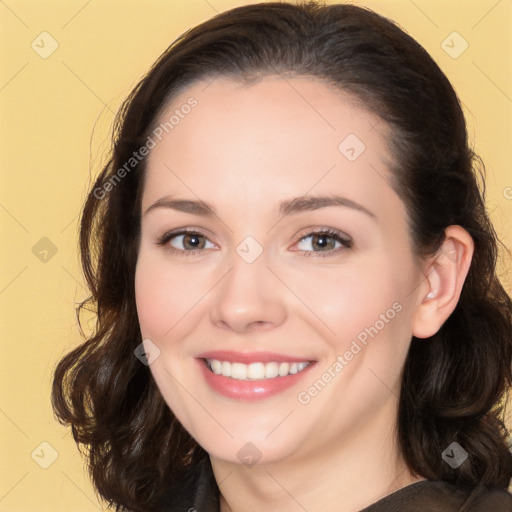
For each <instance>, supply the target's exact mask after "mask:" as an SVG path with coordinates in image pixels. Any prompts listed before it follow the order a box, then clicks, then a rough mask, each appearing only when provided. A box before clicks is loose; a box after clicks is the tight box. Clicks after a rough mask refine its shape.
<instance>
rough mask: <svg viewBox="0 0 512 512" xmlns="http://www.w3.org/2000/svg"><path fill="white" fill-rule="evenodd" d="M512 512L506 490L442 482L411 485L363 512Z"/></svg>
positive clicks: (510, 498) (430, 481)
mask: <svg viewBox="0 0 512 512" xmlns="http://www.w3.org/2000/svg"><path fill="white" fill-rule="evenodd" d="M411 510H428V511H429V512H489V511H492V512H511V511H512V495H511V494H510V493H508V492H507V491H506V490H505V489H498V488H488V487H485V486H477V487H473V488H471V487H462V486H457V485H454V484H450V483H448V482H444V481H441V480H438V481H433V480H424V481H421V482H416V483H414V484H411V485H408V486H407V487H404V488H403V489H400V490H398V491H396V492H394V493H392V494H390V495H389V496H386V497H385V498H383V499H381V500H379V501H378V502H376V503H374V504H373V505H370V506H369V507H367V508H365V509H364V510H363V511H361V512H410V511H411Z"/></svg>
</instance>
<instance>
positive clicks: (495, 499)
mask: <svg viewBox="0 0 512 512" xmlns="http://www.w3.org/2000/svg"><path fill="white" fill-rule="evenodd" d="M466 510H467V511H468V512H487V511H490V510H492V512H502V511H503V512H511V511H512V494H510V493H509V492H508V491H506V490H505V489H497V488H492V489H490V488H488V487H484V486H479V487H476V488H475V489H474V490H473V491H472V492H471V494H470V495H469V497H468V499H467V500H466V503H464V512H465V511H466Z"/></svg>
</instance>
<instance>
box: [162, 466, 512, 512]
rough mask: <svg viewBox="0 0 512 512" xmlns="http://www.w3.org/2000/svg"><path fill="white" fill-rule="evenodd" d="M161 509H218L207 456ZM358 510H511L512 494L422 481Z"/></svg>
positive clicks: (174, 511)
mask: <svg viewBox="0 0 512 512" xmlns="http://www.w3.org/2000/svg"><path fill="white" fill-rule="evenodd" d="M249 508H250V507H248V509H249ZM161 511H162V512H220V503H219V490H218V487H217V484H216V482H215V478H214V476H213V472H212V469H211V464H210V462H209V459H208V458H207V459H205V460H203V463H202V464H200V465H199V467H198V468H197V471H196V472H195V476H194V475H191V477H190V479H189V481H188V483H185V484H183V485H182V486H181V487H180V490H179V491H174V492H169V493H167V494H166V496H165V498H164V501H163V502H162V508H161ZM361 512H512V494H510V493H508V492H507V491H506V490H503V489H489V488H486V487H483V486H478V487H476V488H473V489H468V488H463V487H457V486H455V485H452V484H449V483H447V482H444V481H432V480H424V481H421V482H416V483H413V484H411V485H408V486H407V487H403V488H402V489H399V490H398V491H395V492H394V493H392V494H390V495H389V496H386V497H385V498H382V499H381V500H379V501H378V502H376V503H374V504H373V505H370V506H368V507H366V508H365V509H363V510H362V511H361Z"/></svg>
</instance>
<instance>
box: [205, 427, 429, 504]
mask: <svg viewBox="0 0 512 512" xmlns="http://www.w3.org/2000/svg"><path fill="white" fill-rule="evenodd" d="M372 423H373V424H372V428H371V431H370V430H367V431H363V432H361V431H360V432H358V433H357V435H354V436H352V438H351V439H350V440H347V439H346V438H345V439H343V440H339V441H338V444H337V445H334V446H333V444H332V443H329V444H326V445H325V446H323V447H322V448H321V449H319V450H315V452H314V455H311V454H302V455H298V456H294V458H293V460H292V459H287V460H286V461H279V462H274V463H267V464H256V465H255V466H252V467H247V466H244V465H242V464H234V463H231V462H228V461H224V460H220V459H215V458H213V457H211V462H212V469H213V472H214V475H215V479H216V481H217V483H218V485H219V489H220V498H221V499H220V503H221V508H220V510H221V512H242V511H245V510H247V508H248V507H247V504H248V503H250V505H251V506H250V510H251V511H252V512H268V511H273V510H288V511H295V510H296V511H297V512H300V511H303V510H322V511H323V512H354V511H358V510H361V509H363V508H365V507H367V506H369V505H371V504H372V503H375V502H376V501H378V500H380V499H381V498H383V497H384V496H386V495H388V494H391V493H392V492H394V491H396V490H398V489H400V488H402V487H405V486H407V485H409V484H411V483H413V482H416V481H419V480H424V478H422V477H418V476H415V475H413V474H412V473H411V472H410V471H409V470H408V468H407V466H406V464H405V462H404V461H403V459H402V458H401V457H400V455H399V453H400V452H399V450H398V448H397V443H396V441H394V435H393V432H392V431H391V430H392V429H390V428H389V427H388V429H386V428H381V427H384V425H380V424H379V423H374V422H372Z"/></svg>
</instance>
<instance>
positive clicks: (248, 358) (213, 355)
mask: <svg viewBox="0 0 512 512" xmlns="http://www.w3.org/2000/svg"><path fill="white" fill-rule="evenodd" d="M196 357H197V358H199V359H217V360H218V361H229V362H231V363H244V364H251V363H271V362H272V361H275V362H277V363H301V362H304V361H313V360H312V359H309V358H308V357H295V356H289V355H286V354H276V353H275V352H234V351H232V350H210V351H208V352H202V353H201V354H198V355H197V356H196Z"/></svg>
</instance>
